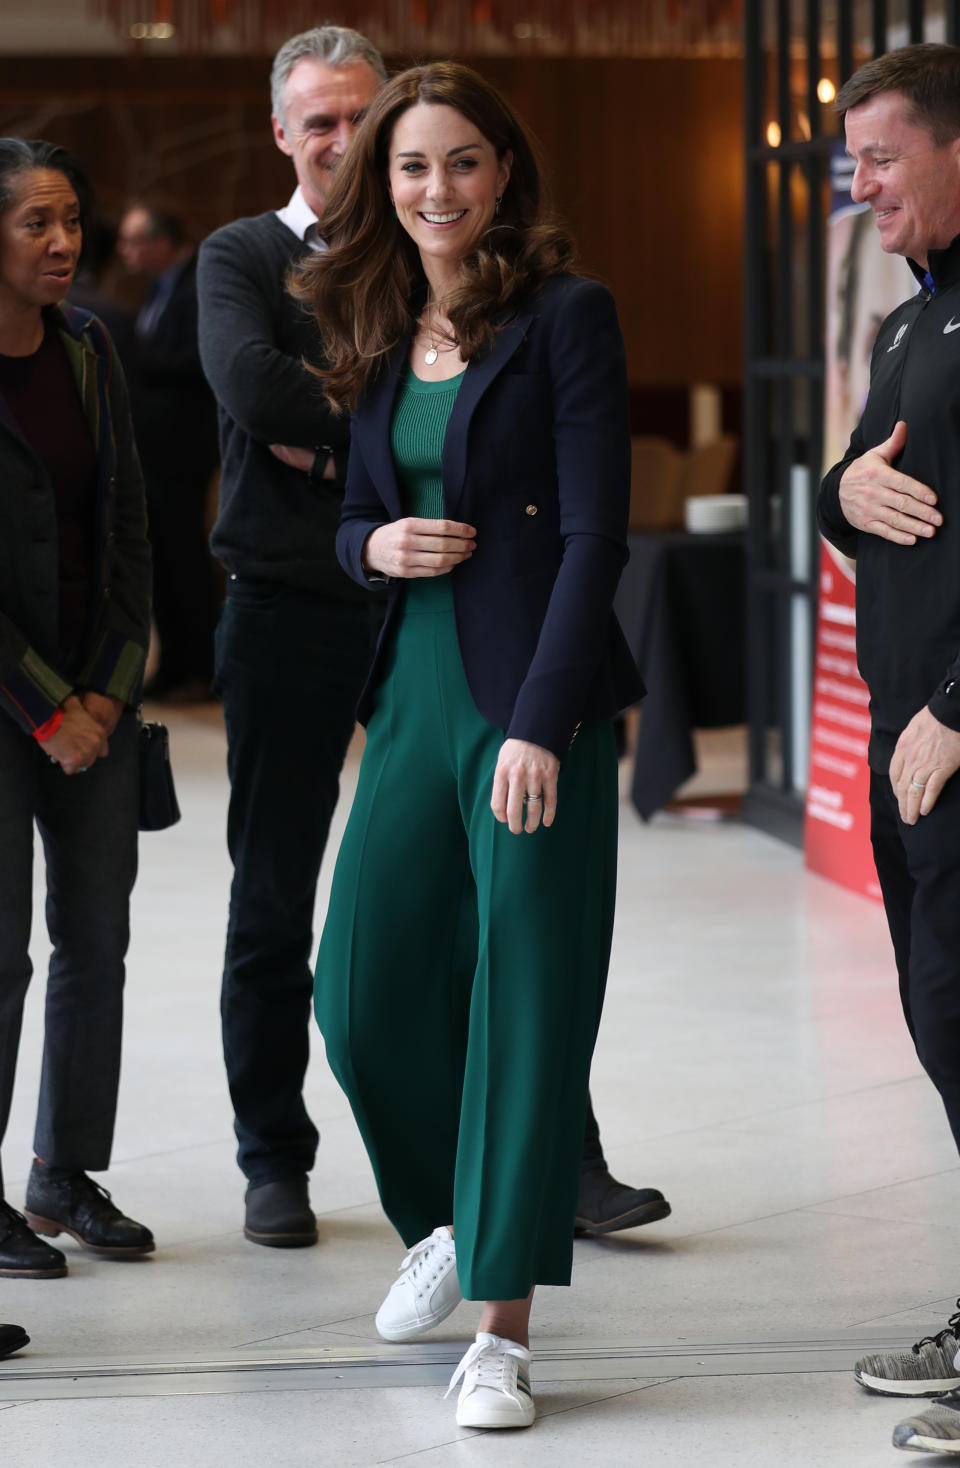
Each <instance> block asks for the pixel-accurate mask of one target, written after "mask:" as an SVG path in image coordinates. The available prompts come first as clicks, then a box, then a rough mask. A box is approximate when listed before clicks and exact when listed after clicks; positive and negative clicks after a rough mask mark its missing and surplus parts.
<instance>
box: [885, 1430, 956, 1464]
mask: <svg viewBox="0 0 960 1468" xmlns="http://www.w3.org/2000/svg"><path fill="white" fill-rule="evenodd" d="M893 1446H894V1447H895V1448H903V1450H904V1452H907V1453H939V1454H940V1456H941V1457H946V1456H947V1455H948V1454H949V1455H952V1456H953V1457H954V1458H956V1457H957V1456H958V1455H960V1443H958V1442H952V1443H951V1442H947V1441H945V1440H944V1438H942V1437H921V1436H919V1435H918V1434H916V1433H911V1434H910V1438H909V1440H908V1441H906V1442H902V1443H898V1442H897V1436H896V1429H894V1436H893Z"/></svg>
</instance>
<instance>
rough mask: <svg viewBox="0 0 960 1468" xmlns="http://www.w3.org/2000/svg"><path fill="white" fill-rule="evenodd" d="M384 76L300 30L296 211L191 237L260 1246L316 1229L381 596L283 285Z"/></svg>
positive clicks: (227, 990)
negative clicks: (322, 909) (309, 1071)
mask: <svg viewBox="0 0 960 1468" xmlns="http://www.w3.org/2000/svg"><path fill="white" fill-rule="evenodd" d="M385 76H386V72H385V69H384V66H383V62H382V60H381V58H380V55H379V53H378V52H377V51H376V50H375V49H374V47H373V46H372V45H371V44H370V42H369V41H367V40H366V39H365V38H364V37H363V36H361V35H359V34H358V33H357V32H356V31H350V30H345V29H342V28H340V27H338V26H324V27H322V28H319V29H315V30H312V31H307V32H305V33H304V34H302V35H299V36H293V37H292V38H291V39H290V40H289V41H287V42H286V43H285V45H283V46H282V47H281V49H280V51H279V52H278V53H277V56H276V58H275V60H274V63H273V71H272V74H271V91H272V105H273V119H272V121H273V135H274V139H275V141H276V144H277V147H278V148H280V150H281V151H282V152H283V153H286V154H287V155H288V156H289V157H290V158H291V159H292V161H293V166H294V170H295V172H296V175H297V187H296V190H295V191H294V194H293V197H292V198H291V199H290V202H289V203H288V204H287V205H286V207H285V208H283V209H280V210H278V211H277V212H276V213H274V212H272V211H271V212H270V213H267V214H261V215H259V216H257V217H256V218H253V219H238V220H235V221H234V223H232V224H228V225H226V226H225V227H224V228H223V229H219V230H217V231H216V232H215V233H214V234H212V235H211V236H210V238H209V239H207V240H206V241H205V242H204V244H203V246H202V247H201V250H200V267H199V274H198V287H199V296H200V353H201V358H202V361H203V367H204V371H205V372H206V375H207V378H208V380H209V382H210V385H211V387H212V388H213V391H214V395H215V396H216V399H217V407H218V414H219V419H220V442H221V454H222V460H223V471H222V480H221V486H220V508H219V513H218V516H217V521H216V524H215V526H214V529H213V534H212V536H211V545H212V547H213V550H214V553H215V554H216V555H217V556H219V558H220V560H221V561H222V562H223V565H224V568H225V570H226V573H227V579H226V601H225V605H224V609H223V614H222V616H221V619H220V624H219V626H218V628H217V638H216V675H215V687H216V689H217V690H218V692H219V693H220V695H221V697H222V699H223V710H224V718H225V722H226V730H227V765H228V770H229V775H230V788H231V794H230V809H229V815H228V822H227V840H228V845H229V848H230V856H231V859H232V861H233V869H234V875H233V885H232V888H231V894H230V917H229V924H228V928H227V943H226V957H225V962H224V973H223V991H222V999H221V1012H222V1022H223V1047H224V1058H225V1061H226V1068H227V1079H228V1082H229V1086H230V1096H231V1100H232V1101H233V1108H234V1116H235V1123H234V1125H235V1130H236V1134H237V1141H238V1152H237V1160H238V1162H239V1164H240V1167H241V1169H242V1171H243V1173H244V1174H245V1176H246V1178H247V1183H248V1187H247V1193H246V1217H245V1227H244V1232H245V1233H246V1236H247V1238H248V1239H251V1240H253V1241H254V1242H255V1243H259V1244H268V1245H272V1246H279V1247H296V1246H298V1245H305V1244H313V1243H315V1242H316V1237H317V1224H316V1218H315V1215H314V1213H313V1211H312V1209H311V1207H310V1199H309V1195H308V1189H307V1174H308V1173H309V1171H310V1169H311V1168H312V1166H313V1161H314V1156H315V1153H316V1146H317V1131H316V1128H315V1127H314V1125H313V1122H312V1121H311V1119H310V1117H309V1116H308V1114H307V1110H306V1107H305V1105H304V1101H303V1095H302V1089H303V1078H304V1074H305V1071H306V1066H307V1058H308V1052H309V1040H308V1035H309V1022H310V1003H311V997H312V992H313V976H312V972H311V963H310V961H311V957H312V951H311V950H312V947H313V907H314V900H315V896H316V887H317V878H318V875H319V871H320V860H321V857H322V856H323V849H324V846H325V844H326V839H327V832H328V830H329V826H330V818H331V816H332V815H333V809H334V806H335V804H336V800H337V793H338V781H339V776H340V769H341V766H342V764H343V759H344V755H345V754H346V750H347V745H348V744H349V742H350V736H351V734H352V732H353V726H354V709H355V707H356V702H357V698H358V696H359V693H360V689H361V687H362V685H363V681H364V678H365V676H366V672H367V668H368V666H369V663H370V659H371V657H372V654H373V646H374V639H375V635H376V628H377V623H378V598H377V597H376V596H374V595H371V594H369V593H365V592H364V591H363V590H362V589H361V588H359V587H358V586H356V585H355V584H354V583H353V582H352V581H350V580H349V578H348V577H347V575H346V574H345V572H343V571H342V570H341V569H340V566H339V564H338V562H337V558H336V555H335V553H334V544H333V543H334V536H335V533H336V528H337V524H338V522H339V517H340V499H341V497H342V494H343V476H344V471H345V463H346V451H347V444H348V431H349V430H348V424H347V420H346V419H345V418H338V417H335V416H334V415H333V414H332V413H331V412H330V410H329V408H328V407H327V405H326V404H325V403H324V400H323V396H322V394H321V392H320V389H319V386H318V384H317V381H316V379H315V378H314V377H313V376H312V375H311V374H310V373H309V372H308V371H307V370H306V368H305V367H304V365H303V360H302V359H303V357H304V356H306V357H308V358H315V357H316V356H317V354H318V348H319V344H318V341H317V335H316V330H315V328H314V325H313V323H312V321H310V319H309V318H308V317H307V315H306V314H305V312H304V310H303V308H302V307H300V306H299V305H297V304H296V303H295V302H294V301H293V300H292V298H291V297H290V296H289V295H288V294H287V292H286V288H285V282H286V275H287V271H288V269H289V267H290V265H291V264H293V263H294V262H296V261H297V260H299V259H301V258H302V257H303V256H304V255H305V254H307V252H308V251H309V250H310V249H311V248H312V247H315V244H314V240H313V233H314V232H315V225H316V219H317V216H318V215H319V214H320V213H321V211H322V209H323V206H324V202H325V200H326V196H327V192H328V189H329V187H330V181H331V179H332V177H333V174H334V171H335V170H336V167H337V165H338V163H339V162H340V159H341V157H342V156H343V153H344V151H345V150H346V147H347V144H348V143H349V141H350V138H351V136H352V134H353V132H354V130H355V128H356V125H357V123H358V122H359V120H360V118H361V117H362V116H363V113H364V110H365V109H366V107H367V106H368V105H369V103H370V102H371V101H372V99H373V96H374V94H375V93H376V91H377V88H378V87H379V86H380V83H381V82H382V81H383V80H384V78H385Z"/></svg>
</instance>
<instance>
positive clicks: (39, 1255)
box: [0, 1198, 67, 1279]
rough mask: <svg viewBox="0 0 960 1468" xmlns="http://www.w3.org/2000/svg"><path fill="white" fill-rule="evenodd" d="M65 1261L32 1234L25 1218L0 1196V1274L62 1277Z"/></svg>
mask: <svg viewBox="0 0 960 1468" xmlns="http://www.w3.org/2000/svg"><path fill="white" fill-rule="evenodd" d="M66 1272H67V1261H66V1259H65V1258H64V1256H63V1255H62V1254H61V1253H60V1250H59V1249H53V1248H51V1246H50V1245H49V1244H45V1243H44V1242H43V1240H42V1239H38V1238H37V1236H36V1234H32V1233H31V1232H30V1230H29V1228H28V1227H27V1220H26V1219H25V1218H24V1216H23V1214H22V1213H18V1212H17V1210H16V1208H11V1207H10V1204H9V1203H5V1202H4V1201H3V1199H2V1198H0V1275H3V1276H4V1277H5V1278H6V1279H61V1278H62V1277H63V1275H65V1274H66Z"/></svg>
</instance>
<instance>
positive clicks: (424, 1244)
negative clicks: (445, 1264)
mask: <svg viewBox="0 0 960 1468" xmlns="http://www.w3.org/2000/svg"><path fill="white" fill-rule="evenodd" d="M448 1253H449V1254H453V1247H452V1245H449V1246H448V1244H447V1240H446V1239H444V1238H438V1237H437V1233H436V1231H434V1233H432V1234H428V1235H427V1237H426V1238H425V1239H421V1240H420V1242H419V1244H414V1246H413V1248H412V1249H411V1250H410V1252H409V1253H408V1254H407V1256H406V1258H405V1259H404V1260H403V1262H402V1264H401V1265H400V1268H399V1269H398V1270H397V1273H398V1274H403V1273H404V1272H405V1271H406V1270H407V1269H409V1270H410V1278H411V1280H412V1281H413V1282H414V1283H417V1284H419V1282H420V1277H421V1275H422V1274H423V1272H424V1270H425V1269H427V1268H429V1266H430V1265H431V1264H436V1263H437V1262H438V1260H437V1255H438V1254H448Z"/></svg>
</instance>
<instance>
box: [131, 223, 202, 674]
mask: <svg viewBox="0 0 960 1468" xmlns="http://www.w3.org/2000/svg"><path fill="white" fill-rule="evenodd" d="M117 252H118V254H119V256H120V258H121V260H122V261H123V263H124V265H125V266H126V268H127V270H128V271H130V273H131V274H132V275H136V276H142V277H143V278H144V279H145V281H146V293H145V296H144V301H143V305H142V307H141V309H140V312H139V315H138V316H137V322H136V334H137V343H138V348H139V366H140V370H139V381H138V385H137V392H136V395H135V397H134V399H133V413H134V422H135V425H136V433H137V448H138V450H139V453H140V459H141V462H142V464H143V475H144V479H145V481H146V486H147V506H148V512H149V532H150V544H151V546H152V549H153V615H154V620H155V622H156V627H157V635H158V640H159V644H160V646H159V662H158V664H157V668H156V672H155V673H154V674H153V676H152V678H151V680H150V683H149V685H148V687H147V693H148V695H149V697H151V698H166V699H171V700H173V701H176V702H183V703H189V702H197V701H202V700H203V699H206V698H209V697H210V683H211V680H212V677H213V634H214V627H215V625H216V618H217V597H216V592H215V584H214V578H213V566H212V562H211V557H210V551H209V548H208V545H207V515H206V512H207V501H208V495H209V490H210V481H211V477H212V475H213V473H214V470H215V469H216V466H217V462H218V451H217V420H216V406H215V404H214V400H213V395H212V393H211V391H210V389H209V387H208V386H207V381H206V378H205V377H204V375H203V369H202V367H201V365H200V349H199V346H198V342H197V280H196V276H197V258H196V251H195V250H194V247H193V245H192V244H191V243H190V241H189V239H188V236H187V231H186V228H185V225H184V223H183V220H182V219H181V218H180V217H179V216H178V215H176V214H173V213H168V212H166V211H164V210H160V209H157V208H154V207H152V206H150V205H148V204H142V203H137V204H133V205H131V206H130V207H129V208H128V209H127V211H126V212H125V214H124V216H123V218H122V219H121V221H120V232H119V235H118V239H117Z"/></svg>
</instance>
